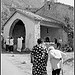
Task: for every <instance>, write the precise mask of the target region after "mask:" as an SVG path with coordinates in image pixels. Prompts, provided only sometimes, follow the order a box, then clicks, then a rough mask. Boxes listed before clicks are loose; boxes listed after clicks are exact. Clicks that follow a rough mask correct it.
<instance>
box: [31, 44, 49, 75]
mask: <svg viewBox="0 0 75 75" xmlns="http://www.w3.org/2000/svg"><path fill="white" fill-rule="evenodd" d="M47 59H48V54H47V49H46V47H42V46H40V45H36V46H34V47H33V49H32V51H31V63H32V64H33V67H32V75H44V74H45V75H46V74H47V70H46V66H47Z"/></svg>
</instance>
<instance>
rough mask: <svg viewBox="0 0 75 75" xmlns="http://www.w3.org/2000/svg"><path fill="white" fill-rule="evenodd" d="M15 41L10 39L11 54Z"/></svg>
mask: <svg viewBox="0 0 75 75" xmlns="http://www.w3.org/2000/svg"><path fill="white" fill-rule="evenodd" d="M13 45H14V39H13V38H12V37H11V38H10V52H13Z"/></svg>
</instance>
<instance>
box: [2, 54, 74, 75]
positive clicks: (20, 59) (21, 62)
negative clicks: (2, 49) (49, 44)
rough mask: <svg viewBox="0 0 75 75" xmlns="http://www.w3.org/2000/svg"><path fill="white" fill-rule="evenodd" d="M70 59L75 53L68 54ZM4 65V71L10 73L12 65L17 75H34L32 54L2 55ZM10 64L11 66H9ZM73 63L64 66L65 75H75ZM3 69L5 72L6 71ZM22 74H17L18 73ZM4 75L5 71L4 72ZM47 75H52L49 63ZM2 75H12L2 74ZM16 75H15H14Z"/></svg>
mask: <svg viewBox="0 0 75 75" xmlns="http://www.w3.org/2000/svg"><path fill="white" fill-rule="evenodd" d="M67 55H68V58H66V59H69V58H72V57H73V53H68V54H67ZM2 63H4V65H5V66H4V67H5V68H4V69H8V67H9V71H10V69H11V68H10V67H12V66H10V65H11V64H12V65H13V68H16V69H15V70H14V69H13V68H12V70H13V72H14V73H16V75H19V74H20V73H23V74H21V75H31V74H32V73H31V72H32V64H31V63H30V54H2ZM7 63H9V65H7ZM71 64H72V63H69V64H64V66H63V68H64V75H74V70H73V69H74V67H73V66H71ZM2 65H3V64H2ZM2 67H3V66H2ZM4 69H3V70H4ZM18 71H19V72H20V73H19V74H17V72H18ZM3 73H4V71H3ZM47 73H48V75H51V65H50V62H49V61H48V64H47ZM2 75H11V74H2ZM12 75H15V74H12ZM60 75H62V74H60Z"/></svg>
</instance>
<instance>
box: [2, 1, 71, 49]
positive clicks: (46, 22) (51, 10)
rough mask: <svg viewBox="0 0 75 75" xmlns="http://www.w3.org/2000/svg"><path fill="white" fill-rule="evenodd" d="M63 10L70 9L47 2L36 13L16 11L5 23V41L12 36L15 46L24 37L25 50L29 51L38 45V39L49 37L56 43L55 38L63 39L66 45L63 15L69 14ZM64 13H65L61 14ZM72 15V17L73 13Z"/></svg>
mask: <svg viewBox="0 0 75 75" xmlns="http://www.w3.org/2000/svg"><path fill="white" fill-rule="evenodd" d="M63 6H64V7H63ZM65 7H66V8H65ZM63 8H65V9H69V7H68V6H65V5H63V4H59V3H52V2H50V1H49V2H48V1H47V2H46V3H45V5H44V6H43V7H41V8H40V9H38V10H37V11H36V12H35V13H32V12H30V11H27V10H21V9H16V11H15V12H14V13H13V14H12V16H11V17H10V18H9V19H8V20H7V21H6V23H5V27H4V33H3V36H4V39H6V38H7V36H12V37H13V38H14V40H15V43H14V44H15V45H17V38H18V37H19V36H22V37H23V39H24V40H23V48H29V49H31V48H32V47H33V46H34V45H35V44H36V41H37V39H38V38H40V37H41V38H43V39H44V38H45V37H47V36H48V37H49V38H50V40H51V41H54V38H57V39H58V38H62V40H63V44H66V43H67V33H66V32H65V31H64V30H63V28H62V27H63V26H65V22H64V20H63V17H62V14H63V13H67V12H66V11H64V10H63ZM60 9H62V10H60ZM62 11H63V13H61V12H62ZM70 14H71V15H72V12H70ZM71 15H70V16H71Z"/></svg>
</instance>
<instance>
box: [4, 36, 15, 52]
mask: <svg viewBox="0 0 75 75" xmlns="http://www.w3.org/2000/svg"><path fill="white" fill-rule="evenodd" d="M5 43H6V51H7V52H13V44H14V43H13V38H12V37H10V38H9V36H8V37H7V39H6V41H5Z"/></svg>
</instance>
